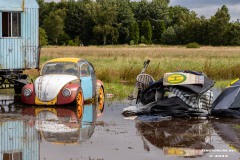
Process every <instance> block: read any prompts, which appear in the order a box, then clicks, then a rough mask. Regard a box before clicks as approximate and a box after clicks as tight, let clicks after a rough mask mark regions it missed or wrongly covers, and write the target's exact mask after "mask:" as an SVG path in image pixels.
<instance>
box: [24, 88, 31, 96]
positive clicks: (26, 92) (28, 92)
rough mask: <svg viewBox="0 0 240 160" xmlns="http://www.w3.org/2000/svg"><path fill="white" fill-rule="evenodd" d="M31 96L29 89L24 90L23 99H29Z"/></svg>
mask: <svg viewBox="0 0 240 160" xmlns="http://www.w3.org/2000/svg"><path fill="white" fill-rule="evenodd" d="M31 94H32V90H31V89H29V88H26V89H24V91H23V95H24V96H25V97H29V96H31Z"/></svg>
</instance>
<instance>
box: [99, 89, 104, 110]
mask: <svg viewBox="0 0 240 160" xmlns="http://www.w3.org/2000/svg"><path fill="white" fill-rule="evenodd" d="M97 102H98V109H99V110H100V112H101V113H102V112H103V110H104V90H103V87H102V86H101V87H100V88H99V89H98V96H97Z"/></svg>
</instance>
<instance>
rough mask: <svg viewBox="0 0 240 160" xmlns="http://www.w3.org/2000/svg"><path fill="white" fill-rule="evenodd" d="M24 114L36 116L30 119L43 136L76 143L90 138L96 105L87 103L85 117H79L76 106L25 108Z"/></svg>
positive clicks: (56, 140) (54, 141) (57, 140)
mask: <svg viewBox="0 0 240 160" xmlns="http://www.w3.org/2000/svg"><path fill="white" fill-rule="evenodd" d="M22 114H23V115H28V116H34V117H35V118H34V119H33V120H31V121H29V124H30V125H34V126H35V128H36V130H38V131H39V132H40V135H41V138H44V139H45V140H46V141H48V142H52V143H57V144H75V143H80V142H82V141H84V140H86V139H89V138H90V137H91V135H92V133H93V131H94V126H95V125H94V124H95V121H96V105H94V104H85V106H84V114H83V118H82V119H81V120H80V119H78V118H77V115H76V112H75V108H74V107H73V108H70V107H66V106H63V107H55V108H50V107H49V108H47V107H42V108H39V107H38V108H33V107H31V108H23V109H22Z"/></svg>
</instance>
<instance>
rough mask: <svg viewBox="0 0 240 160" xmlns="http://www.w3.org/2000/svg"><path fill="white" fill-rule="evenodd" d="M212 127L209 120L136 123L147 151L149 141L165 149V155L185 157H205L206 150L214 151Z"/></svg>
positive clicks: (138, 121)
mask: <svg viewBox="0 0 240 160" xmlns="http://www.w3.org/2000/svg"><path fill="white" fill-rule="evenodd" d="M210 125H211V123H210V122H209V121H208V120H191V121H190V120H183V119H174V120H164V121H162V122H142V121H140V120H137V121H136V127H137V129H138V131H139V133H140V134H141V135H142V136H143V137H142V139H143V142H144V148H145V150H149V147H148V144H147V142H146V140H147V141H149V142H150V143H151V144H153V145H154V146H156V147H158V148H160V149H163V150H164V154H165V155H175V156H183V157H199V156H204V155H205V153H204V150H211V149H214V147H213V146H212V145H211V144H210V138H211V133H212V128H211V127H210Z"/></svg>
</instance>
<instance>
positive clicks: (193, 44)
mask: <svg viewBox="0 0 240 160" xmlns="http://www.w3.org/2000/svg"><path fill="white" fill-rule="evenodd" d="M186 47H187V48H200V47H201V46H200V45H199V44H198V43H196V42H193V43H188V44H187V45H186Z"/></svg>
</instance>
